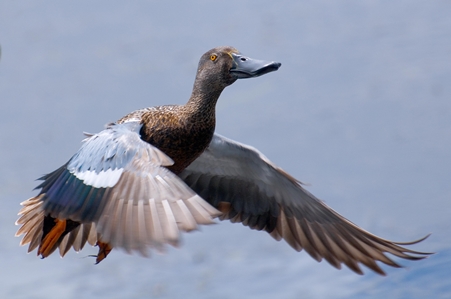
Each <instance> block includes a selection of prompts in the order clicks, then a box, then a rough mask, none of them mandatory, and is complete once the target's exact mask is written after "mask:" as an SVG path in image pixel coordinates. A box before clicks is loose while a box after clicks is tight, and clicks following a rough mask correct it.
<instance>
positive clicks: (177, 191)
mask: <svg viewBox="0 0 451 299" xmlns="http://www.w3.org/2000/svg"><path fill="white" fill-rule="evenodd" d="M140 128H141V125H140V124H139V123H138V122H128V123H124V124H112V125H110V126H109V127H108V128H107V129H105V130H104V131H102V132H100V133H98V134H95V135H92V136H90V137H88V138H86V139H85V140H84V142H83V145H82V147H81V148H80V150H79V151H78V152H77V153H76V154H75V155H74V156H73V157H72V158H71V159H70V160H69V162H68V163H66V164H65V165H63V166H62V167H60V168H59V169H57V170H56V171H54V172H52V173H50V174H48V175H46V176H44V177H42V178H41V179H42V180H43V182H42V184H40V185H39V186H38V187H37V188H40V189H41V192H40V193H39V195H38V196H36V197H34V198H32V199H30V200H28V201H26V202H24V203H23V205H24V208H23V209H22V211H21V212H20V213H19V215H21V218H20V219H19V220H18V221H17V224H22V225H23V226H22V227H21V228H20V229H19V231H18V233H17V234H18V235H20V234H22V233H25V234H26V235H25V237H24V239H23V241H22V244H24V243H28V242H30V248H31V250H33V249H34V248H35V247H36V246H37V244H39V242H40V241H41V240H40V238H42V223H43V220H42V219H43V215H49V216H51V217H52V218H55V219H70V220H71V221H73V222H78V223H81V226H78V227H76V229H74V230H73V231H71V232H70V233H69V234H67V235H66V236H65V237H64V239H63V240H62V242H61V243H60V245H59V246H60V251H61V252H62V254H64V253H65V252H66V251H67V250H68V248H70V246H73V247H74V249H76V250H77V249H80V248H82V247H83V245H84V243H86V241H89V242H90V243H91V244H92V243H93V242H94V240H95V237H96V236H95V232H96V233H97V235H98V236H99V237H100V238H101V240H102V242H105V243H109V244H110V245H112V246H113V247H119V248H123V249H125V250H126V251H128V252H129V251H132V250H134V251H139V252H141V253H142V254H144V255H145V254H146V251H147V248H149V247H154V248H159V249H162V247H163V245H164V244H166V243H169V244H172V245H174V246H175V245H177V244H178V242H179V235H180V231H190V230H194V229H196V228H197V225H198V224H209V223H212V222H213V220H212V218H213V217H215V216H217V215H219V214H220V213H219V212H218V211H217V210H216V209H214V208H213V207H211V206H210V205H209V204H208V203H206V202H205V201H204V200H203V199H202V198H200V197H199V196H198V195H197V194H195V193H194V192H193V191H192V190H191V189H190V188H189V187H188V186H186V184H185V183H184V182H183V181H182V180H181V179H180V178H179V177H178V176H176V175H175V174H173V173H172V172H171V171H169V170H167V169H166V168H165V167H164V166H169V165H172V164H173V161H172V160H171V159H170V158H169V157H168V156H166V155H165V154H164V153H163V152H161V151H160V150H158V149H157V148H155V147H153V146H151V145H150V144H148V143H146V142H144V141H142V140H141V138H140V135H139V130H140ZM39 226H40V227H39ZM40 228H41V229H40ZM33 247H34V248H33Z"/></svg>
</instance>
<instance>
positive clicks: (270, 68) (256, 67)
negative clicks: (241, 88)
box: [230, 53, 282, 79]
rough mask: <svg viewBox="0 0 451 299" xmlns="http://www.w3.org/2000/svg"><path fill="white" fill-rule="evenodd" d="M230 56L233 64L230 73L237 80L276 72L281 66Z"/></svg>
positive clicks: (278, 63) (235, 55) (237, 55)
mask: <svg viewBox="0 0 451 299" xmlns="http://www.w3.org/2000/svg"><path fill="white" fill-rule="evenodd" d="M231 55H232V57H233V62H234V63H233V67H232V68H231V69H230V73H231V74H232V75H233V76H235V78H237V79H246V78H255V77H258V76H261V75H264V74H267V73H270V72H274V71H277V70H278V69H279V67H280V66H281V65H282V64H281V63H280V62H274V61H263V60H255V59H252V58H249V57H246V56H243V55H241V54H235V53H232V54H231Z"/></svg>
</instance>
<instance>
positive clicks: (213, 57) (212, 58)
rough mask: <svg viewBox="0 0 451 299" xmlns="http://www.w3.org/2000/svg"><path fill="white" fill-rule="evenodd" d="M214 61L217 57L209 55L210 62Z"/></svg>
mask: <svg viewBox="0 0 451 299" xmlns="http://www.w3.org/2000/svg"><path fill="white" fill-rule="evenodd" d="M216 59H218V56H217V55H216V54H212V55H210V60H211V61H215V60H216Z"/></svg>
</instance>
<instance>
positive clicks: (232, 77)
mask: <svg viewBox="0 0 451 299" xmlns="http://www.w3.org/2000/svg"><path fill="white" fill-rule="evenodd" d="M281 65H282V64H281V63H280V62H274V61H263V60H255V59H252V58H249V57H247V56H243V55H242V54H241V53H240V52H239V51H238V50H237V49H235V48H233V47H217V48H214V49H211V50H210V51H208V52H206V53H205V54H204V55H202V57H201V58H200V61H199V66H198V69H197V76H196V82H198V81H200V82H202V83H203V84H202V85H203V86H205V87H208V88H212V89H215V90H222V89H224V88H225V87H226V86H228V85H230V84H232V83H233V82H235V81H236V80H237V79H245V78H254V77H258V76H261V75H264V74H267V73H269V72H273V71H276V70H278V69H279V67H280V66H281Z"/></svg>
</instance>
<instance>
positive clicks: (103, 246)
mask: <svg viewBox="0 0 451 299" xmlns="http://www.w3.org/2000/svg"><path fill="white" fill-rule="evenodd" d="M96 246H99V253H98V254H97V258H96V265H97V264H98V263H100V262H101V261H103V260H104V259H105V258H106V256H107V255H108V254H109V253H110V252H111V249H113V247H111V245H110V244H108V243H103V242H101V241H97V244H96Z"/></svg>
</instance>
